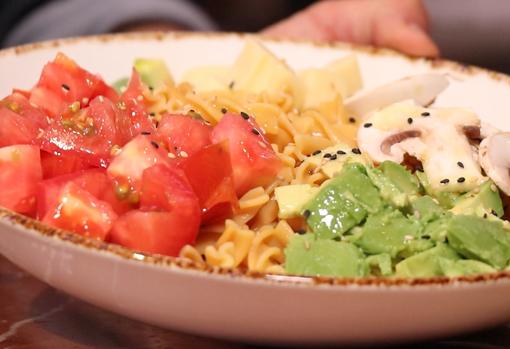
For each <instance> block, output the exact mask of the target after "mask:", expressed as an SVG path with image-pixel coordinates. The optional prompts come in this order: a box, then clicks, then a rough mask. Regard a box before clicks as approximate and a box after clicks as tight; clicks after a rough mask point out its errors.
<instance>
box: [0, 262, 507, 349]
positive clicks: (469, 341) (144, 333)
mask: <svg viewBox="0 0 510 349" xmlns="http://www.w3.org/2000/svg"><path fill="white" fill-rule="evenodd" d="M0 348H4V349H7V348H9V349H29V348H37V349H68V348H69V349H70V348H73V349H76V348H79V349H82V348H83V349H84V348H101V349H103V348H105V349H106V348H108V349H110V348H114V349H115V348H137V349H145V348H147V349H149V348H150V349H152V348H203V349H227V348H228V349H240V348H252V349H253V348H257V347H256V346H251V345H248V344H242V343H231V342H224V341H220V340H215V339H209V338H203V337H196V336H191V335H188V334H183V333H178V332H174V331H169V330H164V329H161V328H157V327H153V326H150V325H146V324H144V323H141V322H138V321H134V320H130V319H127V318H125V317H122V316H119V315H116V314H112V313H110V312H107V311H104V310H102V309H99V308H97V307H94V306H92V305H89V304H87V303H84V302H82V301H80V300H78V299H75V298H73V297H70V296H68V295H66V294H64V293H61V292H59V291H57V290H55V289H53V288H51V287H49V286H48V285H46V284H44V283H42V282H40V281H38V280H36V279H35V278H33V277H31V276H30V275H28V274H27V273H25V272H23V271H22V270H20V269H18V268H17V267H16V266H14V265H13V264H11V263H10V262H8V261H7V260H5V259H4V258H3V257H0ZM400 348H406V349H411V348H426V349H427V348H442V349H444V348H448V349H450V348H452V349H453V348H461V349H462V348H466V349H482V348H483V349H485V348H486V349H497V348H510V325H507V326H501V327H498V328H495V329H491V330H487V331H484V332H480V333H475V334H470V335H468V336H464V337H459V338H448V339H444V340H442V341H439V342H433V343H415V344H413V345H406V346H401V347H400Z"/></svg>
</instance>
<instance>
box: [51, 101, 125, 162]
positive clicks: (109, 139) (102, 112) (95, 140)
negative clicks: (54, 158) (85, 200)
mask: <svg viewBox="0 0 510 349" xmlns="http://www.w3.org/2000/svg"><path fill="white" fill-rule="evenodd" d="M128 125H129V124H128ZM129 138H130V134H129V127H127V128H126V121H125V120H124V119H123V117H122V116H121V115H119V113H118V110H117V109H116V107H115V105H114V104H113V103H112V102H111V101H110V100H109V99H107V98H104V97H101V96H100V97H97V98H95V99H94V100H92V101H91V102H90V106H89V107H88V108H85V109H77V110H69V111H67V112H66V113H65V114H63V115H61V116H59V117H57V118H55V119H54V122H53V123H52V124H51V125H50V127H48V129H47V130H46V132H45V133H44V134H43V137H42V146H41V147H42V149H43V150H45V151H47V152H50V153H60V154H64V155H65V154H68V155H74V156H79V157H80V158H82V159H83V160H84V161H85V162H86V163H88V164H90V165H92V166H97V167H106V166H107V165H108V163H109V161H110V158H111V151H112V147H113V146H114V145H117V146H120V145H123V144H124V143H125V142H127V141H128V140H129Z"/></svg>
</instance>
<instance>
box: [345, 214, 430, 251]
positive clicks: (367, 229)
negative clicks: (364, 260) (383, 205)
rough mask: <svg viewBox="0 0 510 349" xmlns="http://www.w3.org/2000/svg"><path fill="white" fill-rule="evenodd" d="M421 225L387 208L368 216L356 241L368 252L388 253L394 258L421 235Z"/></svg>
mask: <svg viewBox="0 0 510 349" xmlns="http://www.w3.org/2000/svg"><path fill="white" fill-rule="evenodd" d="M421 229H422V228H421V225H420V223H419V222H418V221H416V220H412V219H408V218H406V217H404V215H403V214H402V213H401V212H400V211H397V210H392V209H386V210H383V211H381V212H379V213H376V214H374V215H371V216H369V217H368V218H367V221H366V223H365V225H364V226H363V227H362V233H361V237H360V238H359V239H357V240H356V241H355V242H354V243H355V244H356V245H358V246H359V247H361V249H362V250H363V251H364V252H365V253H367V254H379V253H388V254H389V255H390V256H391V257H392V258H395V257H396V256H397V254H398V253H399V252H401V251H403V250H404V249H405V248H406V246H407V244H408V243H409V242H410V241H412V240H414V239H418V238H419V237H420V232H421Z"/></svg>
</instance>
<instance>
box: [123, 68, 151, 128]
mask: <svg viewBox="0 0 510 349" xmlns="http://www.w3.org/2000/svg"><path fill="white" fill-rule="evenodd" d="M120 101H121V102H120V103H119V108H120V109H121V111H122V112H123V113H124V114H125V115H126V117H127V119H128V120H130V121H131V128H132V133H133V135H134V136H135V135H138V134H140V133H142V132H144V133H145V132H149V133H152V132H154V125H153V123H152V121H151V119H150V118H149V112H148V111H147V106H146V102H145V97H144V95H143V85H142V80H141V79H140V75H139V74H138V72H137V71H136V70H135V69H134V68H133V73H132V74H131V79H130V80H129V84H128V86H127V89H126V91H125V92H124V93H123V94H122V96H121V97H120Z"/></svg>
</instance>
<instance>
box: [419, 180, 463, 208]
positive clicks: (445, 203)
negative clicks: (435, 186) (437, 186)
mask: <svg viewBox="0 0 510 349" xmlns="http://www.w3.org/2000/svg"><path fill="white" fill-rule="evenodd" d="M415 175H416V177H417V178H418V180H419V181H420V183H421V185H422V186H423V188H424V189H425V193H427V194H428V195H430V196H432V197H433V198H434V199H436V200H437V201H438V202H439V205H441V207H443V208H445V209H450V208H452V207H453V206H454V205H455V200H457V198H458V197H459V193H453V192H447V191H442V192H435V191H434V190H432V187H431V186H430V183H429V180H428V178H427V175H426V174H425V172H420V171H416V173H415Z"/></svg>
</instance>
